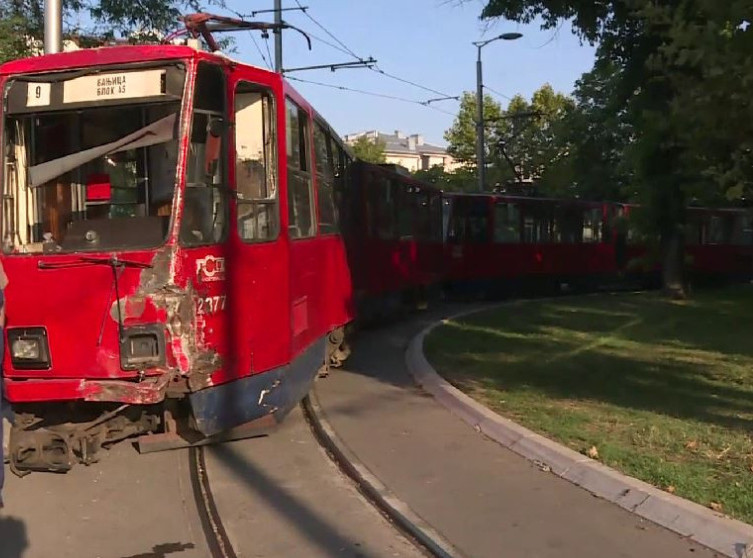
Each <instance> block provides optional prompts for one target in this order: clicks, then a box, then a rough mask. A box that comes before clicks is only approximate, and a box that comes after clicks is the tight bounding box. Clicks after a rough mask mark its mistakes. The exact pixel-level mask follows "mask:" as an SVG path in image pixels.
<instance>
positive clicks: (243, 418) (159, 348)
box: [0, 45, 354, 471]
mask: <svg viewBox="0 0 753 558" xmlns="http://www.w3.org/2000/svg"><path fill="white" fill-rule="evenodd" d="M0 83H1V85H2V88H3V91H4V94H5V99H6V103H5V107H4V117H3V122H2V130H3V150H2V153H3V158H4V160H3V169H4V173H3V177H2V184H3V207H2V243H3V253H2V261H3V265H4V266H5V269H6V271H7V274H8V275H9V277H10V278H11V283H10V285H9V287H8V293H7V295H8V296H7V301H8V303H7V329H6V335H7V347H8V350H7V351H6V355H5V359H4V374H5V378H4V384H5V390H6V394H7V397H8V399H9V400H10V401H11V402H12V404H13V407H14V410H15V411H16V422H15V425H14V427H13V430H12V433H11V439H10V450H11V455H10V459H11V464H12V466H13V467H14V469H15V470H16V471H29V470H50V471H65V470H67V469H69V468H70V467H71V466H72V465H73V464H74V463H75V462H90V461H92V460H94V459H96V453H97V450H98V449H99V448H100V447H101V446H102V445H103V444H108V443H111V442H114V441H116V440H119V439H123V438H125V437H128V436H133V435H138V434H144V433H150V432H154V431H157V430H159V429H164V428H168V429H169V428H170V426H171V425H172V424H174V421H173V420H170V417H172V418H173V419H174V418H176V416H183V415H185V417H187V418H188V423H189V424H190V425H191V427H192V429H193V430H194V431H196V432H197V433H199V434H200V435H201V436H213V435H216V434H219V433H221V432H225V431H227V430H228V429H231V428H233V427H235V426H238V425H241V424H247V423H252V424H256V425H258V426H260V427H261V426H265V425H270V424H271V423H274V422H276V421H278V420H280V419H281V417H283V416H284V415H285V414H286V412H287V411H289V410H290V409H291V408H292V407H293V406H294V405H295V404H296V403H297V402H298V401H299V400H300V399H301V398H302V397H303V396H304V395H305V394H306V392H307V391H308V389H309V385H310V383H311V381H312V380H313V378H314V377H315V375H316V373H317V370H319V369H320V368H321V367H322V366H327V365H328V363H329V362H331V361H333V360H334V361H337V360H338V358H340V357H341V356H342V355H341V354H339V351H340V345H341V342H342V339H343V335H342V331H343V326H344V325H345V324H347V323H348V322H349V321H351V320H352V318H353V317H354V307H353V305H352V292H351V277H350V271H349V267H348V263H347V258H346V248H345V245H344V243H343V240H342V237H341V235H340V234H339V230H338V215H337V205H338V197H339V196H340V195H341V194H342V191H343V189H344V185H345V181H346V179H347V174H348V167H349V165H350V162H351V161H350V157H349V155H348V154H347V152H346V150H345V148H344V147H343V145H342V144H341V142H340V140H339V138H338V136H337V135H336V134H334V133H333V132H332V131H331V129H330V127H329V126H328V125H327V123H326V122H325V121H324V120H323V119H322V118H321V117H320V116H319V115H318V114H316V113H315V112H314V110H313V109H312V108H311V107H310V106H309V105H308V104H307V103H306V101H305V100H304V99H303V98H302V97H301V96H300V95H298V94H297V93H296V92H295V91H294V90H293V89H292V88H291V87H290V85H289V84H287V83H286V82H285V81H284V80H283V79H282V78H281V76H280V75H278V74H275V73H273V72H270V71H265V70H262V69H259V68H256V67H252V66H248V65H244V64H241V63H238V62H234V61H231V60H229V59H227V58H226V57H224V56H220V55H215V54H209V53H206V52H202V51H200V50H197V49H194V48H190V47H188V46H170V45H163V46H156V45H155V46H120V47H108V48H100V49H93V50H81V51H77V52H70V53H60V54H52V55H46V56H41V57H37V58H30V59H24V60H18V61H14V62H10V63H7V64H5V65H4V66H2V68H0ZM147 439H148V438H147Z"/></svg>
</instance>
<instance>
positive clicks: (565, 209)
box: [443, 193, 753, 297]
mask: <svg viewBox="0 0 753 558" xmlns="http://www.w3.org/2000/svg"><path fill="white" fill-rule="evenodd" d="M443 204H444V208H443V209H444V223H445V224H444V238H445V246H446V253H445V277H444V285H445V288H446V289H447V291H448V293H449V294H451V295H456V296H473V297H478V296H488V297H498V296H506V295H519V294H542V293H559V292H575V291H594V290H600V289H602V290H606V289H616V288H652V287H658V286H659V285H660V284H661V267H660V261H659V258H658V255H657V254H656V253H655V249H652V247H651V246H649V244H648V243H647V242H646V239H643V238H640V237H639V236H638V235H637V234H636V228H635V227H634V226H632V225H631V220H630V218H631V213H634V211H635V209H636V207H635V206H630V205H628V204H618V203H609V202H588V201H581V200H564V199H546V198H535V197H521V196H507V195H500V194H452V193H447V194H444V199H443ZM688 215H689V223H688V233H687V235H686V236H687V246H686V254H687V258H688V260H689V261H688V264H689V265H688V272H689V274H690V277H691V279H692V280H693V281H695V282H703V281H705V282H709V281H713V282H717V283H718V282H721V281H728V280H732V281H740V280H750V279H751V278H753V213H751V211H750V210H745V209H707V208H689V209H688Z"/></svg>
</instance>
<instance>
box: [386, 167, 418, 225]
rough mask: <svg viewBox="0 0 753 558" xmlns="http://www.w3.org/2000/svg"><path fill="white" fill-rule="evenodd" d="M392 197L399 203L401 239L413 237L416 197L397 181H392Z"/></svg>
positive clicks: (398, 218) (398, 223)
mask: <svg viewBox="0 0 753 558" xmlns="http://www.w3.org/2000/svg"><path fill="white" fill-rule="evenodd" d="M390 189H391V190H392V197H393V199H394V200H396V201H397V226H398V234H399V236H400V238H412V237H413V219H414V205H415V200H414V195H413V194H412V193H411V192H409V191H408V187H407V185H405V184H401V183H400V182H399V181H397V180H391V181H390Z"/></svg>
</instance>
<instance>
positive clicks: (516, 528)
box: [316, 314, 716, 558]
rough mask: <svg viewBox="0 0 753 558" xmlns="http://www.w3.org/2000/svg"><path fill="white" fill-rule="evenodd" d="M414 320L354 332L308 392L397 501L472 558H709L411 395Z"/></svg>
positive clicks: (417, 393)
mask: <svg viewBox="0 0 753 558" xmlns="http://www.w3.org/2000/svg"><path fill="white" fill-rule="evenodd" d="M425 317H426V319H425V320H415V321H413V322H407V323H403V324H400V325H398V326H393V327H390V328H385V329H381V330H373V331H369V332H365V333H362V335H361V337H360V339H359V340H358V343H357V346H356V350H355V351H354V354H353V356H352V357H351V360H349V362H348V363H347V364H348V367H347V369H346V370H337V371H334V372H333V374H331V375H330V377H329V378H326V379H322V380H320V381H318V382H317V384H316V393H317V397H318V400H319V402H320V404H321V407H322V409H323V412H324V413H325V415H326V418H327V420H328V421H329V422H330V424H331V425H332V426H333V428H334V429H335V431H336V433H337V435H338V436H339V437H340V438H341V440H342V441H343V442H344V443H345V444H346V445H347V446H348V449H349V450H351V451H352V452H353V453H354V454H355V455H357V456H358V457H359V458H360V459H361V461H362V462H363V463H364V464H365V465H366V466H367V467H368V468H369V470H370V471H371V472H372V473H373V474H374V475H375V476H376V477H378V478H379V479H380V480H381V481H382V482H383V483H384V484H385V485H386V486H387V487H388V488H389V489H390V490H391V491H392V492H393V493H394V494H395V495H396V496H397V497H398V498H400V499H402V500H403V501H404V502H405V503H406V504H407V505H408V506H410V507H411V508H412V509H413V510H414V511H415V512H416V513H417V514H418V515H419V516H420V517H421V518H423V519H424V520H425V521H426V522H427V523H429V524H430V525H431V526H432V527H434V528H435V529H436V530H437V531H439V532H440V533H442V535H444V537H446V538H447V539H448V541H449V542H450V543H452V544H453V545H454V546H456V547H457V548H458V549H459V550H460V551H461V552H463V553H464V554H466V555H467V556H469V557H474V558H486V557H488V558H500V557H506V556H511V557H537V558H538V557H550V556H551V557H555V556H556V557H557V558H562V557H570V556H572V557H578V558H581V557H582V558H588V557H597V556H598V557H603V556H610V557H633V556H635V557H653V556H656V557H662V558H665V557H666V558H674V557H682V556H704V557H711V556H716V554H715V553H713V552H711V551H710V550H708V549H706V548H704V547H701V546H699V545H697V544H694V543H692V542H690V541H688V540H686V539H683V538H681V537H680V536H678V535H676V534H674V533H672V532H670V531H667V530H665V529H663V528H660V527H658V526H656V525H654V524H652V523H650V522H648V521H645V520H641V519H640V518H638V517H636V516H634V515H633V514H630V513H629V512H627V511H625V510H623V509H621V508H619V507H618V506H616V505H614V504H611V503H609V502H606V501H604V500H601V499H598V498H595V497H593V496H591V495H590V494H589V493H588V492H586V491H585V490H582V489H580V488H578V487H576V486H574V485H572V484H570V483H569V482H567V481H565V480H562V479H560V478H558V477H556V476H555V475H553V474H551V473H547V472H543V471H541V470H539V469H538V468H536V467H535V466H534V465H532V464H531V463H529V462H528V461H526V460H525V459H523V458H521V457H519V456H517V455H516V454H514V453H512V452H510V451H509V450H506V449H504V448H502V447H500V446H499V445H498V444H497V443H496V442H493V441H491V440H489V439H487V438H486V437H484V436H483V435H481V434H480V433H478V432H476V431H475V430H473V429H472V428H471V427H469V426H467V425H466V424H465V423H464V422H462V421H461V420H460V419H458V418H456V417H455V416H454V415H452V414H450V412H449V411H447V410H445V409H444V408H443V407H441V406H440V405H439V404H438V403H436V402H435V401H434V400H433V398H432V397H431V396H430V395H428V394H426V393H424V392H423V391H422V390H420V389H419V388H417V387H416V386H415V385H414V384H413V381H412V379H411V378H410V377H409V375H408V373H407V371H406V370H405V364H404V363H405V349H406V348H407V346H408V342H409V341H410V338H411V337H412V336H413V335H414V334H416V333H418V332H419V331H420V330H421V329H423V327H425V326H426V325H428V323H429V318H431V319H432V320H433V319H436V318H437V314H433V315H429V314H427V315H426V316H425Z"/></svg>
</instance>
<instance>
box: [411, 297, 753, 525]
mask: <svg viewBox="0 0 753 558" xmlns="http://www.w3.org/2000/svg"><path fill="white" fill-rule="evenodd" d="M425 349H426V354H427V357H428V359H429V360H430V362H431V363H432V364H433V366H434V367H435V368H436V369H437V371H438V372H439V373H440V374H442V375H443V376H444V377H445V378H446V379H447V380H448V381H450V382H451V383H452V384H453V385H455V386H456V387H458V388H460V389H461V390H463V391H464V392H466V393H468V394H469V395H471V396H473V397H475V398H476V399H477V400H479V401H481V402H482V403H484V404H486V405H487V406H489V407H490V408H492V409H494V410H495V411H497V412H498V413H500V414H502V415H504V416H506V417H509V418H511V419H513V420H515V421H516V422H518V423H520V424H522V425H524V426H526V427H528V428H530V429H532V430H534V431H536V432H539V433H541V434H544V435H546V436H548V437H550V438H552V439H555V440H557V441H559V442H561V443H563V444H565V445H567V446H569V447H571V448H573V449H575V450H577V451H580V452H582V453H584V454H588V453H589V451H590V452H591V454H592V456H594V455H597V459H599V460H600V461H602V462H603V463H605V464H607V465H609V466H611V467H614V468H616V469H618V470H620V471H622V472H624V473H627V474H628V475H631V476H634V477H637V478H639V479H642V480H644V481H646V482H649V483H651V484H653V485H655V486H657V487H660V488H662V489H664V490H667V491H669V492H673V493H675V494H677V495H678V496H682V497H684V498H688V499H690V500H693V501H695V502H698V503H699V504H702V505H704V506H708V507H711V508H713V509H716V510H719V511H722V512H723V513H726V514H728V515H730V516H732V517H735V518H737V519H740V520H742V521H746V522H748V523H753V288H751V287H750V286H741V287H734V288H728V289H724V290H718V291H706V292H698V293H696V294H695V295H694V297H693V298H692V299H691V300H688V301H670V300H666V299H663V298H661V297H660V296H659V295H658V294H618V295H598V296H588V297H579V298H562V299H554V300H552V299H549V300H533V301H518V302H513V303H511V304H509V305H505V306H502V307H500V308H497V309H494V310H491V311H486V312H483V313H481V314H476V315H474V316H470V317H467V318H462V319H459V320H456V321H451V322H448V323H447V324H446V325H445V326H442V327H440V328H437V329H435V330H434V332H433V333H432V334H431V335H430V336H429V337H428V339H427V340H426V345H425ZM594 448H595V450H594ZM594 451H595V452H597V453H594Z"/></svg>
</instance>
